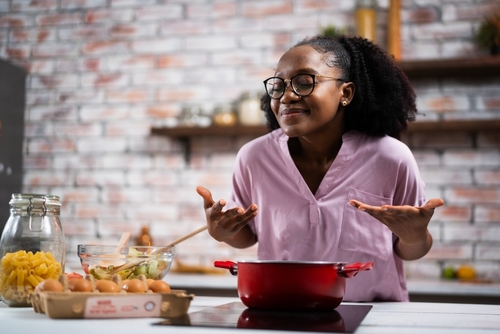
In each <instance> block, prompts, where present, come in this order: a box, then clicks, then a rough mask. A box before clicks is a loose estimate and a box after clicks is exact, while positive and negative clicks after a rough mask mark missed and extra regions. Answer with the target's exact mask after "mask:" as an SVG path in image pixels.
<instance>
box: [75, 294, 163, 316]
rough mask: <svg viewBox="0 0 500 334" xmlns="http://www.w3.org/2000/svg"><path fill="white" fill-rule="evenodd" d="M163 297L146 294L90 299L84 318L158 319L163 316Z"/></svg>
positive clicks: (87, 302)
mask: <svg viewBox="0 0 500 334" xmlns="http://www.w3.org/2000/svg"><path fill="white" fill-rule="evenodd" d="M161 305H162V297H161V295H159V294H144V295H135V296H129V295H127V296H120V297H116V296H114V297H111V296H108V297H105V298H103V297H88V298H87V300H86V303H85V310H84V312H83V317H84V318H143V317H147V318H157V317H159V316H160V315H161Z"/></svg>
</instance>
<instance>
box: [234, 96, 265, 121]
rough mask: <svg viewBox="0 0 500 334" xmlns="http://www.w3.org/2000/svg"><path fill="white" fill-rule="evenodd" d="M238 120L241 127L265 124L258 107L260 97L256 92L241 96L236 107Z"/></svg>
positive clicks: (261, 111)
mask: <svg viewBox="0 0 500 334" xmlns="http://www.w3.org/2000/svg"><path fill="white" fill-rule="evenodd" d="M238 119H239V120H240V124H242V125H263V124H265V122H266V117H265V115H264V111H263V110H262V109H261V107H260V96H259V94H258V93H257V92H247V93H244V94H243V95H242V97H241V100H240V103H239V106H238Z"/></svg>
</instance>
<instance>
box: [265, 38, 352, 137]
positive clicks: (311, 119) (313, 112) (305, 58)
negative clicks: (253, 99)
mask: <svg viewBox="0 0 500 334" xmlns="http://www.w3.org/2000/svg"><path fill="white" fill-rule="evenodd" d="M324 57H325V55H324V54H322V53H319V52H318V51H316V50H315V49H314V48H312V47H311V46H309V45H302V46H297V47H294V48H292V49H290V50H289V51H287V52H286V53H285V54H284V55H283V56H282V57H281V59H280V60H279V62H278V66H277V68H276V73H275V76H276V77H280V78H282V79H285V80H286V90H285V93H284V94H283V96H282V97H281V98H280V99H277V100H271V109H272V110H273V112H274V115H275V116H276V119H277V120H278V123H279V124H280V127H281V128H282V130H283V131H284V133H285V134H286V135H287V136H289V137H300V136H307V135H311V134H315V133H322V132H323V131H331V130H332V129H333V128H338V127H340V129H343V122H344V120H343V112H344V108H343V107H342V106H340V103H341V99H345V100H346V101H347V102H350V100H351V99H352V96H345V97H344V95H343V94H344V93H345V92H344V87H346V86H349V84H346V83H344V82H343V81H338V80H335V79H332V78H343V73H342V72H341V70H340V69H336V68H332V67H330V66H328V65H327V64H326V63H325V61H324ZM301 73H304V74H316V75H318V76H317V77H316V84H315V86H314V90H313V92H312V93H311V94H310V95H308V96H304V97H300V96H298V95H297V94H295V93H294V92H293V90H292V88H291V87H290V82H289V81H288V79H290V78H292V77H293V76H294V75H297V74H301ZM321 76H328V77H332V78H325V77H321ZM350 85H352V84H350ZM347 95H349V92H347ZM339 106H340V107H339Z"/></svg>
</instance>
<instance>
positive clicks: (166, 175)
mask: <svg viewBox="0 0 500 334" xmlns="http://www.w3.org/2000/svg"><path fill="white" fill-rule="evenodd" d="M176 178H177V173H176V172H175V171H169V170H165V171H163V172H147V173H144V172H129V173H127V183H128V184H130V185H133V186H136V187H137V186H140V187H163V186H175V185H176V184H177V180H176ZM176 199H177V197H175V198H171V200H173V201H175V200H176Z"/></svg>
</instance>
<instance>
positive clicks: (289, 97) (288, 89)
mask: <svg viewBox="0 0 500 334" xmlns="http://www.w3.org/2000/svg"><path fill="white" fill-rule="evenodd" d="M296 100H300V96H299V95H297V93H295V91H294V90H293V88H292V84H291V83H290V82H288V83H285V92H284V93H283V96H282V97H281V99H280V102H281V103H287V102H289V101H296Z"/></svg>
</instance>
